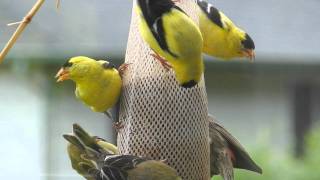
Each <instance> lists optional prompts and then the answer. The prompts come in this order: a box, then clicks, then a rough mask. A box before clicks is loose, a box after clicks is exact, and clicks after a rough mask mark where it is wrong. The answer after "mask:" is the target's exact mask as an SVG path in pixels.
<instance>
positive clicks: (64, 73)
mask: <svg viewBox="0 0 320 180" xmlns="http://www.w3.org/2000/svg"><path fill="white" fill-rule="evenodd" d="M55 78H57V79H58V80H57V82H62V81H65V80H67V79H69V71H68V70H67V69H66V68H61V69H60V70H59V71H58V73H57V74H56V76H55Z"/></svg>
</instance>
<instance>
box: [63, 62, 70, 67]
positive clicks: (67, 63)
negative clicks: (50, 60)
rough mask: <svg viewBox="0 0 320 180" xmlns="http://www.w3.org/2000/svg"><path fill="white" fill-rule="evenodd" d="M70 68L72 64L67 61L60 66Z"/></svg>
mask: <svg viewBox="0 0 320 180" xmlns="http://www.w3.org/2000/svg"><path fill="white" fill-rule="evenodd" d="M71 66H72V63H71V62H69V61H67V62H66V63H64V64H63V65H62V67H71Z"/></svg>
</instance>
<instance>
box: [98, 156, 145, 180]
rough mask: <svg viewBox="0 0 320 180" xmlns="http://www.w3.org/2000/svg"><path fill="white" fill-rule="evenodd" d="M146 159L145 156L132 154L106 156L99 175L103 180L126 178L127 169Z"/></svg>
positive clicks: (123, 179)
mask: <svg viewBox="0 0 320 180" xmlns="http://www.w3.org/2000/svg"><path fill="white" fill-rule="evenodd" d="M147 160H148V159H147V158H141V157H138V156H132V155H111V156H107V157H106V158H105V161H104V166H103V167H102V168H101V176H102V177H103V180H104V179H108V180H127V176H128V174H127V171H128V170H130V169H134V168H135V167H136V166H137V165H138V164H140V163H142V162H144V161H147Z"/></svg>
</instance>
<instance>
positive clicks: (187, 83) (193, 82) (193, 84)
mask: <svg viewBox="0 0 320 180" xmlns="http://www.w3.org/2000/svg"><path fill="white" fill-rule="evenodd" d="M195 85H197V82H196V81H195V80H191V81H188V82H186V83H183V84H181V86H182V87H184V88H192V87H193V86H195Z"/></svg>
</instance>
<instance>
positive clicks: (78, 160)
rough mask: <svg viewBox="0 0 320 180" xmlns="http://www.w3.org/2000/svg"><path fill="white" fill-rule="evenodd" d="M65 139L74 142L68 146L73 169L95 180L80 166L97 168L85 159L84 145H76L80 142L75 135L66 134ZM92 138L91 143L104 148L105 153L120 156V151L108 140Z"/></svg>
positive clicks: (90, 179) (88, 178)
mask: <svg viewBox="0 0 320 180" xmlns="http://www.w3.org/2000/svg"><path fill="white" fill-rule="evenodd" d="M64 138H65V139H67V140H68V141H70V142H72V143H70V142H69V143H68V145H67V152H68V155H69V159H70V161H71V166H72V168H73V169H74V170H75V171H77V172H78V174H80V175H81V176H83V177H84V178H86V179H87V180H94V178H93V177H92V176H91V175H90V174H89V173H88V172H87V171H85V170H84V169H83V168H82V167H81V166H80V164H87V165H89V166H91V167H94V166H95V164H94V163H93V162H91V161H90V160H88V159H86V158H85V156H86V152H85V149H84V148H82V145H75V144H77V143H79V142H78V140H77V138H76V137H75V136H74V135H72V134H66V135H64ZM91 138H92V140H91V141H94V142H95V143H97V144H98V145H99V146H101V148H103V149H104V150H105V151H108V152H109V153H110V154H118V149H117V147H116V146H115V145H113V144H111V143H108V142H106V140H104V139H102V138H100V137H98V136H92V137H91Z"/></svg>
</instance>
